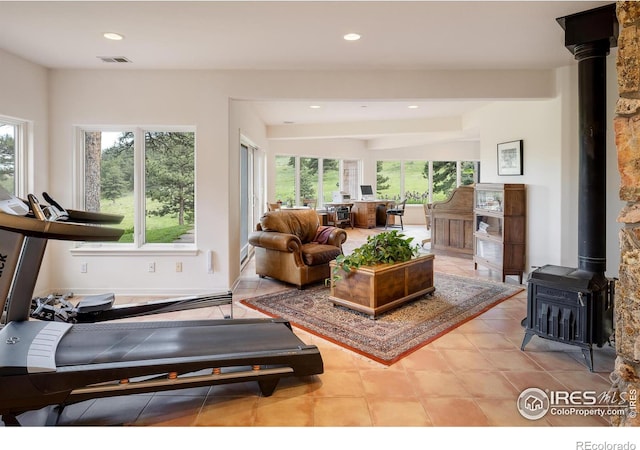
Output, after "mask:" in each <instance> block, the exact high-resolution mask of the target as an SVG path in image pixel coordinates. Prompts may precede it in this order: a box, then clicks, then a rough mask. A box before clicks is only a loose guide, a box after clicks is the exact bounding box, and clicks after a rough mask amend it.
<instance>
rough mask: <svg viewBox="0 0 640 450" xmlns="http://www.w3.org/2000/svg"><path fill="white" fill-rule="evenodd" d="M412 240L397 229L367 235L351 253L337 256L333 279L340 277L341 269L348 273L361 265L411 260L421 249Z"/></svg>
mask: <svg viewBox="0 0 640 450" xmlns="http://www.w3.org/2000/svg"><path fill="white" fill-rule="evenodd" d="M412 241H413V238H412V237H409V238H408V237H406V236H405V235H404V234H402V233H399V232H398V231H396V230H393V231H383V232H382V233H379V234H375V235H371V236H369V237H367V242H365V243H364V244H363V245H361V246H360V247H358V248H356V249H354V250H353V252H352V253H351V254H349V255H339V256H338V257H337V258H336V264H335V266H334V267H333V271H332V280H333V281H337V280H339V279H340V276H339V273H340V271H341V270H343V271H345V272H347V273H348V272H350V271H351V269H357V268H358V267H360V266H374V265H377V264H392V263H396V262H404V261H409V260H410V259H411V258H413V257H414V256H417V255H418V253H419V249H420V247H419V246H418V245H417V244H412Z"/></svg>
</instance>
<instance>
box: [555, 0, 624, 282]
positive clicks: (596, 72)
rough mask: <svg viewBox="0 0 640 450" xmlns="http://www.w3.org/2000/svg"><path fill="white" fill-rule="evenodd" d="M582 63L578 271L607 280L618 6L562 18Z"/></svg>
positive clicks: (568, 43) (567, 37)
mask: <svg viewBox="0 0 640 450" xmlns="http://www.w3.org/2000/svg"><path fill="white" fill-rule="evenodd" d="M556 20H557V21H558V23H559V24H560V26H562V28H563V29H564V30H565V47H566V48H567V49H568V50H569V51H570V52H571V53H572V54H573V55H574V57H575V59H576V60H577V61H578V115H579V124H578V125H579V139H580V142H579V145H580V147H579V151H580V153H579V180H578V188H579V192H578V270H579V271H582V272H588V273H592V274H598V276H597V278H604V273H605V271H606V269H607V261H606V256H607V248H606V247H607V241H606V231H607V230H606V206H607V202H606V185H607V172H606V168H607V143H606V132H607V126H606V121H607V112H606V91H607V82H606V76H607V75H606V58H607V56H608V55H609V49H610V48H611V47H615V46H616V45H617V41H618V19H617V17H616V4H615V3H611V4H609V5H606V6H602V7H599V8H594V9H591V10H589V11H583V12H580V13H577V14H572V15H570V16H565V17H560V18H558V19H556Z"/></svg>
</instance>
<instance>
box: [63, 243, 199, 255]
mask: <svg viewBox="0 0 640 450" xmlns="http://www.w3.org/2000/svg"><path fill="white" fill-rule="evenodd" d="M70 253H71V255H72V256H75V255H82V256H130V255H141V256H144V255H154V256H163V255H167V256H176V255H181V256H196V255H197V254H198V248H197V247H196V246H195V245H193V244H186V245H185V244H154V245H146V246H143V247H139V248H137V247H133V246H130V245H126V244H124V245H122V244H120V245H112V244H95V243H94V244H90V245H81V246H78V247H74V248H72V249H71V250H70Z"/></svg>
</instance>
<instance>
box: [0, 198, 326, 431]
mask: <svg viewBox="0 0 640 450" xmlns="http://www.w3.org/2000/svg"><path fill="white" fill-rule="evenodd" d="M29 203H30V206H31V211H32V213H29V214H33V216H34V217H29V216H28V215H14V213H12V212H11V211H10V210H9V209H7V208H2V207H1V206H0V311H4V319H3V326H2V328H1V329H0V415H2V420H3V421H4V423H5V424H6V425H20V423H19V420H18V416H19V415H20V414H22V413H24V412H27V411H33V410H39V409H42V408H46V407H52V410H51V414H50V415H49V417H48V418H47V424H49V425H55V424H56V423H57V421H58V419H59V417H60V414H61V413H62V410H63V408H64V407H65V406H66V405H70V404H73V403H77V402H81V401H85V400H89V399H95V398H103V397H113V396H121V395H130V394H139V393H147V392H157V391H167V390H175V389H184V388H192V387H199V386H208V385H219V384H228V383H235V382H245V381H257V382H258V385H259V387H260V390H261V393H262V395H264V396H269V395H271V394H272V393H273V391H274V390H275V388H276V386H277V384H278V381H279V380H280V378H282V377H288V376H297V377H303V376H310V375H317V374H321V373H323V370H324V369H323V361H322V357H321V355H320V352H319V350H318V348H317V347H316V346H314V345H306V344H304V342H302V341H301V340H300V339H299V338H298V337H297V336H296V335H295V334H294V333H293V330H292V327H291V325H290V323H289V322H287V321H286V320H284V319H220V320H186V321H164V322H126V323H114V322H100V323H82V324H72V323H65V322H51V321H40V320H33V319H31V320H30V318H29V312H30V304H31V298H32V296H33V290H34V287H35V284H36V279H37V274H38V272H39V269H40V266H41V263H42V258H43V256H44V252H45V248H46V245H47V241H48V240H49V239H57V240H71V241H115V240H118V239H119V238H120V236H121V234H122V232H123V231H122V230H119V229H115V228H111V227H106V226H96V225H90V224H87V223H73V222H71V221H70V220H69V219H67V220H66V221H64V222H59V221H55V220H48V219H47V217H45V215H44V214H42V210H41V208H40V205H39V204H38V202H37V200H36V199H35V198H34V197H33V196H31V195H30V196H29ZM86 214H90V215H92V214H97V215H99V213H86ZM89 219H90V221H91V222H93V223H95V220H93V219H96V220H98V221H99V217H95V218H93V217H90V218H89Z"/></svg>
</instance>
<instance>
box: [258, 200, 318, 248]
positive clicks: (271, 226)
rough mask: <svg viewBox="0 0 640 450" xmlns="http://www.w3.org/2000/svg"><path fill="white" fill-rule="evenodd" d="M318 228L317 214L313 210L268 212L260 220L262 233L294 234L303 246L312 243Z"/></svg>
mask: <svg viewBox="0 0 640 450" xmlns="http://www.w3.org/2000/svg"><path fill="white" fill-rule="evenodd" d="M319 226H320V219H319V218H318V213H316V211H315V210H313V209H301V210H291V211H287V210H280V211H269V212H267V213H265V214H264V215H263V216H262V217H261V218H260V227H261V228H262V230H263V231H277V232H279V233H288V234H294V235H296V236H298V238H299V239H300V241H301V242H302V243H303V244H304V243H307V242H311V241H313V239H314V238H315V236H316V231H317V230H318V227H319Z"/></svg>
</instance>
